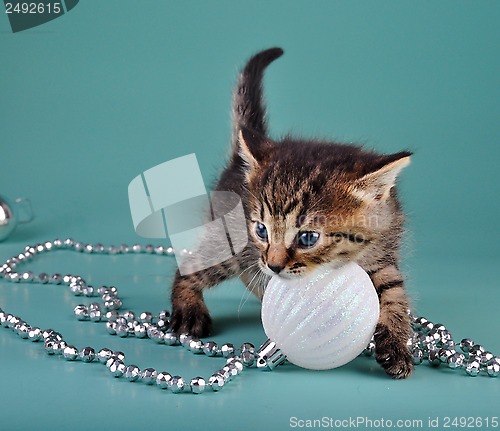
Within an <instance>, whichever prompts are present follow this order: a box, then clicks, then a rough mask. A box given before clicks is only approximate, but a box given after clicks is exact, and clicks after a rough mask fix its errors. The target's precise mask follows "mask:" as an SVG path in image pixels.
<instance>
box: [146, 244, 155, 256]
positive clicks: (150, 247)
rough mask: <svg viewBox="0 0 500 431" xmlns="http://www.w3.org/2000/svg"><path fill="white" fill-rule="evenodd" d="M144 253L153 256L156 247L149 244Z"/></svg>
mask: <svg viewBox="0 0 500 431" xmlns="http://www.w3.org/2000/svg"><path fill="white" fill-rule="evenodd" d="M144 251H145V252H146V253H147V254H153V251H154V247H153V246H152V245H151V244H148V245H146V246H145V247H144Z"/></svg>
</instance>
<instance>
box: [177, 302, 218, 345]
mask: <svg viewBox="0 0 500 431" xmlns="http://www.w3.org/2000/svg"><path fill="white" fill-rule="evenodd" d="M170 328H171V329H172V331H174V332H175V333H176V334H177V335H179V334H183V333H187V334H189V335H191V336H193V337H196V338H201V337H206V336H207V335H210V333H211V332H212V319H211V318H210V314H209V313H208V310H207V307H206V306H205V304H201V305H197V306H193V305H191V306H186V305H183V306H176V307H174V308H173V311H172V317H171V319H170Z"/></svg>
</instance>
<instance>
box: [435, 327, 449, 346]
mask: <svg viewBox="0 0 500 431" xmlns="http://www.w3.org/2000/svg"><path fill="white" fill-rule="evenodd" d="M438 333H439V335H440V336H441V338H440V340H439V342H440V343H441V345H448V344H449V343H450V342H453V337H452V335H451V333H450V331H448V330H446V329H444V330H442V331H439V332H438Z"/></svg>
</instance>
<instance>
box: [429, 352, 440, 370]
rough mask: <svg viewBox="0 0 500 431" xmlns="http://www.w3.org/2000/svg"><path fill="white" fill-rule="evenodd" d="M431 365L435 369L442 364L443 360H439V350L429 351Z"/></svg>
mask: <svg viewBox="0 0 500 431" xmlns="http://www.w3.org/2000/svg"><path fill="white" fill-rule="evenodd" d="M428 360H429V364H431V365H432V366H434V367H438V366H439V365H440V364H441V360H440V359H439V353H438V351H437V350H430V351H429V359H428Z"/></svg>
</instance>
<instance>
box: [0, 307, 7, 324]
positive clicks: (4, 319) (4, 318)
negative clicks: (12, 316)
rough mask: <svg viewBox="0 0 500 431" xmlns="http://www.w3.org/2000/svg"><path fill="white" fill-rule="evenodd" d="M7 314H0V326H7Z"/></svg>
mask: <svg viewBox="0 0 500 431" xmlns="http://www.w3.org/2000/svg"><path fill="white" fill-rule="evenodd" d="M6 322H7V313H4V312H3V311H2V312H0V325H2V326H7V323H6Z"/></svg>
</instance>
